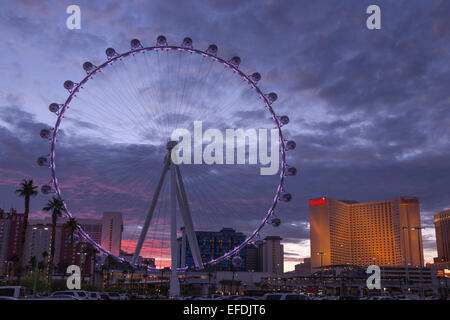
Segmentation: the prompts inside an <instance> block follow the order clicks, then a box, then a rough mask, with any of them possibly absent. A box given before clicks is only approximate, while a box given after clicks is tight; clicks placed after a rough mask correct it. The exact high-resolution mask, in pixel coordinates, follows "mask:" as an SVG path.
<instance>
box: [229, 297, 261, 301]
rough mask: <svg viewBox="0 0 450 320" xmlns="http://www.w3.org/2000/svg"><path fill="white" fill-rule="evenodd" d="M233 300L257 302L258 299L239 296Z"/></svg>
mask: <svg viewBox="0 0 450 320" xmlns="http://www.w3.org/2000/svg"><path fill="white" fill-rule="evenodd" d="M233 300H241V301H242V300H259V299H258V297H250V296H239V297H236V298H234V299H233Z"/></svg>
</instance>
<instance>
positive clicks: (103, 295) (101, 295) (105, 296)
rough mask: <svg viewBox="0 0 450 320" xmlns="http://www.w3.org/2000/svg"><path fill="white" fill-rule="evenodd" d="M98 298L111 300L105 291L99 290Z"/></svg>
mask: <svg viewBox="0 0 450 320" xmlns="http://www.w3.org/2000/svg"><path fill="white" fill-rule="evenodd" d="M100 298H101V299H102V300H111V298H110V296H109V294H108V293H107V292H100Z"/></svg>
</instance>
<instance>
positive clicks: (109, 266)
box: [105, 255, 116, 286]
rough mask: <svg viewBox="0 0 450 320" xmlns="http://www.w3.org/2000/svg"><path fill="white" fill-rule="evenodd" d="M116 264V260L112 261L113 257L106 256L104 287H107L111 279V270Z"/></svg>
mask: <svg viewBox="0 0 450 320" xmlns="http://www.w3.org/2000/svg"><path fill="white" fill-rule="evenodd" d="M115 263H116V260H115V259H114V257H113V256H112V255H108V256H107V257H106V261H105V265H106V270H108V275H107V277H106V285H107V286H109V280H110V277H111V269H112V268H113V267H114V265H115Z"/></svg>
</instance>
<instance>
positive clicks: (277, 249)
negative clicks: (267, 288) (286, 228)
mask: <svg viewBox="0 0 450 320" xmlns="http://www.w3.org/2000/svg"><path fill="white" fill-rule="evenodd" d="M281 240H283V239H282V238H280V237H278V236H268V237H266V238H265V239H264V243H262V244H261V245H260V247H259V254H260V257H259V260H260V263H261V264H262V268H261V269H262V272H265V273H275V274H283V272H284V250H283V245H282V244H281Z"/></svg>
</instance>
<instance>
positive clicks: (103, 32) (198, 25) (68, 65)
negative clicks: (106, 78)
mask: <svg viewBox="0 0 450 320" xmlns="http://www.w3.org/2000/svg"><path fill="white" fill-rule="evenodd" d="M369 4H370V2H368V1H361V2H358V4H355V3H354V2H351V1H339V2H336V3H335V4H334V5H332V6H331V5H329V4H322V3H311V2H309V1H287V2H285V3H281V2H272V1H267V2H265V3H264V5H261V6H259V5H255V2H249V4H247V5H241V2H239V1H229V2H228V1H227V2H226V3H212V4H204V3H202V2H192V3H190V4H189V5H187V4H185V3H183V2H176V1H175V2H173V3H169V4H164V5H163V4H157V3H152V4H149V3H145V2H142V1H134V2H131V1H130V2H127V3H123V2H120V1H105V2H103V3H92V2H89V1H80V2H79V5H80V8H81V10H82V17H83V18H82V28H81V29H80V30H67V28H66V23H65V22H66V21H65V20H66V18H67V14H66V12H65V11H66V4H62V3H60V2H57V1H53V2H52V1H50V2H48V3H35V2H30V1H14V2H13V1H6V3H5V4H4V5H3V6H2V8H1V9H0V27H1V30H2V31H1V34H2V37H3V39H4V43H5V44H6V46H5V49H6V50H5V52H4V53H2V62H0V68H1V69H2V73H3V74H4V77H2V79H0V85H1V89H0V110H1V112H0V146H1V150H0V154H1V157H0V208H4V209H6V208H10V207H14V208H16V209H17V210H18V211H22V210H23V199H21V198H19V197H17V196H16V195H14V190H15V189H16V188H17V186H18V184H19V183H20V181H22V179H25V178H33V179H35V182H36V184H38V185H43V184H46V183H48V181H49V180H50V176H49V172H48V170H45V169H43V168H39V167H38V166H37V164H36V159H37V157H38V156H41V155H43V154H46V153H48V143H47V141H42V139H41V138H40V137H39V131H40V130H41V129H43V128H45V127H52V126H53V125H54V120H55V118H54V116H53V115H52V114H50V112H48V105H49V104H50V103H51V102H54V101H63V100H64V99H65V98H66V96H67V95H66V91H65V90H64V88H63V83H64V81H65V80H67V79H73V80H76V79H79V78H80V77H82V76H83V70H82V68H81V66H82V63H84V62H85V61H87V60H89V61H93V62H96V63H97V62H99V61H103V60H104V59H105V58H104V51H105V49H106V48H107V47H115V48H117V50H119V49H120V50H121V51H123V50H124V48H125V47H127V46H128V44H129V41H130V40H131V39H133V38H135V37H137V38H139V39H141V40H142V42H143V43H147V44H149V43H150V44H153V43H154V42H155V39H156V37H157V36H158V35H160V34H164V35H166V36H167V39H168V41H169V43H177V44H178V43H180V42H181V41H182V39H183V38H184V37H186V36H190V37H192V39H193V40H194V46H195V47H201V48H207V46H208V45H209V44H210V43H213V42H214V43H216V44H217V45H218V46H219V50H220V53H221V55H223V56H225V57H230V58H231V57H232V56H233V55H236V54H238V55H239V56H240V57H241V58H242V68H243V69H245V70H254V71H258V72H260V73H261V75H262V80H261V82H262V83H263V84H264V88H267V90H274V91H275V92H277V94H278V96H279V100H278V101H277V103H276V110H277V113H279V114H284V113H285V114H288V115H289V117H290V119H291V122H290V124H289V126H287V127H286V128H287V129H286V130H287V133H288V135H289V138H293V139H294V140H295V141H296V142H297V148H296V150H293V151H292V152H291V153H290V154H289V157H290V158H289V164H291V165H294V166H295V167H296V168H297V169H298V174H297V176H296V177H295V178H294V179H290V180H289V181H288V182H287V185H286V188H287V189H288V190H289V192H291V193H292V196H293V200H292V201H291V203H290V204H289V206H283V207H281V206H280V209H279V212H277V214H279V216H280V218H281V221H282V224H281V225H280V227H279V228H278V229H270V232H269V234H271V235H281V236H282V237H283V239H284V240H283V244H284V251H285V262H286V263H285V266H286V271H288V270H293V269H294V265H295V264H297V263H298V262H300V261H302V259H303V258H306V257H308V256H309V212H308V211H309V210H308V199H312V198H316V197H322V196H325V197H331V198H335V199H353V200H358V201H361V202H369V201H380V200H383V199H392V198H395V197H399V196H401V195H405V196H417V197H418V198H419V199H420V205H421V208H420V209H421V216H422V221H421V223H422V226H423V227H424V229H423V230H422V232H423V245H424V255H425V260H426V262H427V261H428V262H431V261H432V259H433V258H434V257H436V256H437V253H436V245H435V235H434V224H433V216H434V215H435V214H436V213H438V212H441V211H444V210H446V209H448V208H449V207H450V198H449V196H448V192H447V189H448V187H447V184H448V181H449V179H450V170H449V168H448V163H449V160H450V151H449V150H450V148H449V146H450V145H449V143H450V138H449V134H450V133H449V126H448V121H446V118H445V116H443V115H445V114H448V110H449V102H448V99H447V95H448V91H449V83H450V80H449V78H448V77H449V76H448V74H449V71H450V70H449V66H448V63H447V61H448V59H449V54H448V52H449V50H446V49H447V48H448V43H449V39H450V32H449V30H450V28H449V27H448V19H447V18H446V16H445V12H448V11H449V10H450V4H449V3H448V2H445V1H430V2H426V3H425V2H423V1H410V2H408V3H407V6H408V8H411V9H410V10H404V7H405V6H406V4H405V2H398V3H395V4H391V3H389V10H386V12H383V27H382V29H381V30H379V31H369V30H367V28H365V20H366V18H367V15H366V14H365V9H366V8H367V6H368V5H369ZM384 4H387V2H386V1H380V6H381V7H383V5H384ZM130 12H133V14H130ZM243 16H244V17H246V19H242V18H241V17H243ZM330 16H333V17H335V18H336V20H333V19H332V20H330V19H329V17H330ZM217 21H219V22H217ZM211 30H213V32H211ZM280 52H281V54H280ZM209 98H211V97H209ZM234 116H235V117H236V119H237V120H242V119H245V118H249V119H251V120H255V121H256V120H258V121H259V116H258V115H255V114H252V113H248V112H246V113H243V114H242V113H241V114H239V113H237V114H234ZM82 131H83V129H81V130H80V133H82ZM75 142H76V143H75V147H72V148H70V147H67V148H66V147H64V149H63V150H64V151H66V152H67V153H66V154H67V157H68V158H70V160H71V161H73V164H74V166H73V169H71V170H67V171H66V172H65V176H64V177H63V178H65V179H66V180H64V179H61V183H62V189H63V191H65V190H69V192H66V193H64V194H65V195H67V200H68V203H69V206H70V207H71V208H74V207H75V211H76V214H75V216H76V217H77V218H96V217H98V216H99V214H100V213H101V212H103V211H114V210H116V209H117V208H116V207H118V206H119V205H121V204H123V203H127V201H128V203H130V201H134V200H135V199H136V198H137V197H136V194H133V192H131V191H134V190H132V189H131V188H129V187H130V186H131V185H132V184H131V183H130V182H129V181H125V182H126V183H125V182H124V184H123V185H117V184H113V183H112V182H111V181H110V180H108V179H107V178H106V177H105V174H104V172H103V171H102V170H101V168H99V167H100V166H96V167H95V165H97V164H96V163H93V164H92V165H93V166H94V169H95V170H93V172H92V173H91V174H90V175H87V174H86V175H85V174H80V173H79V172H80V171H77V170H81V169H80V167H82V166H83V165H84V164H85V161H86V158H85V157H82V156H81V155H79V154H78V153H77V149H76V148H77V147H78V146H79V145H80V144H79V143H80V140H75ZM77 143H78V144H77ZM59 150H60V149H58V152H59ZM88 151H89V150H88ZM116 159H118V157H117V156H116V155H115V154H106V152H105V154H104V157H103V158H99V159H98V162H99V163H100V164H101V163H102V162H103V163H106V162H107V161H113V160H116ZM160 160H161V159H159V158H158V159H156V160H155V163H156V162H157V161H159V162H157V165H155V166H153V167H152V169H155V170H156V171H158V170H160V166H159V165H160ZM122 161H123V160H122ZM158 172H159V171H158ZM138 178H139V175H138V174H134V175H132V176H131V178H130V180H131V179H138ZM87 186H89V188H87ZM250 187H253V185H251V184H250V183H249V184H243V186H242V188H243V189H244V188H247V189H248V188H250ZM273 187H274V185H272V184H261V185H257V186H255V187H254V189H252V190H251V191H252V192H250V193H249V194H250V195H252V196H253V200H254V201H255V202H258V201H261V200H262V199H271V198H270V197H271V196H273V193H269V192H268V191H266V190H269V189H270V191H272V189H273ZM130 190H131V191H130ZM239 191H240V190H239V189H236V190H232V191H231V192H230V194H229V198H228V199H231V200H236V201H238V200H242V199H240V197H239V196H240V193H239ZM141 198H143V197H141ZM47 200H48V196H44V195H42V194H39V195H38V196H37V197H36V198H34V199H33V200H32V202H31V216H30V217H31V218H41V217H43V216H44V215H45V214H44V213H43V212H42V210H41V208H42V207H43V206H44V205H45V203H46V202H47ZM210 200H211V199H210ZM244 200H246V199H244ZM136 202H138V201H136ZM211 202H213V201H212V200H211V201H210V203H211ZM237 203H239V206H236V208H231V209H236V210H233V212H230V213H229V214H230V215H229V216H226V217H225V218H222V221H219V222H218V223H223V220H225V219H229V221H230V224H229V225H227V226H230V227H233V228H235V229H237V230H239V231H242V232H243V233H245V234H249V233H250V232H251V231H252V230H253V228H254V227H255V225H256V223H258V222H259V220H260V218H261V217H262V213H261V212H253V211H252V210H251V208H249V207H250V205H249V204H248V202H245V201H243V200H242V201H240V202H237ZM205 207H206V205H205ZM126 208H127V209H129V211H124V220H125V226H126V228H127V230H125V238H124V239H123V246H124V248H126V249H127V250H128V249H129V248H133V246H134V245H135V241H136V240H135V238H133V235H134V233H135V232H136V230H137V225H138V224H139V222H140V220H139V219H137V218H136V217H137V215H136V214H135V213H134V212H133V211H132V209H133V208H131V206H129V207H126ZM119 209H122V208H119ZM119 209H118V211H121V210H119ZM255 211H256V210H255ZM208 213H210V212H206V211H205V212H200V213H199V217H200V218H201V217H204V218H205V221H209V220H207V219H211V218H210V215H208ZM243 217H244V218H243ZM212 229H217V228H215V227H212ZM145 248H147V249H148V251H147V255H151V251H150V250H149V248H148V246H144V249H145ZM167 248H168V246H167Z"/></svg>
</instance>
